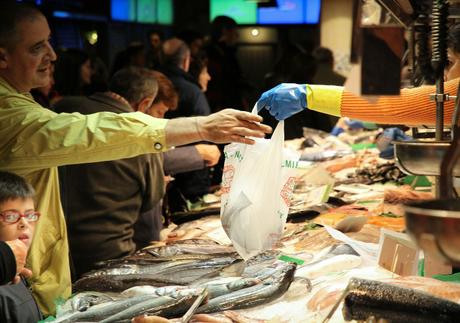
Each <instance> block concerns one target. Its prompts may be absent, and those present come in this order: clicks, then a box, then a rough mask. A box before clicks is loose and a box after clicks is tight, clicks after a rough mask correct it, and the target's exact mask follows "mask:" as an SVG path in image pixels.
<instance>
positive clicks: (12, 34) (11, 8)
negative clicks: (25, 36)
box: [0, 1, 45, 49]
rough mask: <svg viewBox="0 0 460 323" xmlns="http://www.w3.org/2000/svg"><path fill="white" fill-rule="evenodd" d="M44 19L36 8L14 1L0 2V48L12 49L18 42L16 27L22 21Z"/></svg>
mask: <svg viewBox="0 0 460 323" xmlns="http://www.w3.org/2000/svg"><path fill="white" fill-rule="evenodd" d="M38 17H45V16H44V15H43V13H42V12H41V11H40V10H38V9H37V8H35V7H33V6H31V5H28V4H24V3H18V2H16V1H2V2H0V47H3V48H6V49H12V48H14V46H15V45H16V44H17V43H18V42H19V41H20V39H19V34H18V32H17V25H18V24H19V23H20V22H22V21H24V20H35V19H37V18H38Z"/></svg>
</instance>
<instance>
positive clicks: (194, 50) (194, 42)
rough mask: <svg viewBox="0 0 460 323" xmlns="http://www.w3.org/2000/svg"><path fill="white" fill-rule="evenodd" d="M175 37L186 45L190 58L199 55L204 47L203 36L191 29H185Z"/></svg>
mask: <svg viewBox="0 0 460 323" xmlns="http://www.w3.org/2000/svg"><path fill="white" fill-rule="evenodd" d="M176 37H177V38H179V39H181V40H183V41H184V42H185V43H186V44H187V46H188V47H189V48H190V54H191V55H192V57H195V56H197V55H199V54H200V53H201V51H202V49H203V45H204V36H203V34H202V33H200V32H198V31H196V30H192V29H185V30H183V31H181V32H179V33H178V34H177V36H176Z"/></svg>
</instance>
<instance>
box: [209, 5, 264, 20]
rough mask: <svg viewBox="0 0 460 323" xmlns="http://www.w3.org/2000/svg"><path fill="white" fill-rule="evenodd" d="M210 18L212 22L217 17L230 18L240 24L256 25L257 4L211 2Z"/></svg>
mask: <svg viewBox="0 0 460 323" xmlns="http://www.w3.org/2000/svg"><path fill="white" fill-rule="evenodd" d="M209 16H210V17H209V18H210V20H211V21H212V20H213V19H214V18H215V17H217V16H229V17H231V18H233V19H235V21H236V22H237V23H238V24H255V23H256V16H257V3H255V2H248V1H246V0H225V1H223V0H210V3H209Z"/></svg>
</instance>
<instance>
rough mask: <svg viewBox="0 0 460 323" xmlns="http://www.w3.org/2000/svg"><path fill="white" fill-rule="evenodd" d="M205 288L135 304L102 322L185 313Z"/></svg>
mask: <svg viewBox="0 0 460 323" xmlns="http://www.w3.org/2000/svg"><path fill="white" fill-rule="evenodd" d="M202 292H203V290H202V289H201V290H199V289H196V290H193V291H192V292H190V293H188V294H186V295H176V296H175V297H174V295H171V296H160V297H157V298H151V299H149V300H146V301H144V302H141V303H138V304H135V305H133V306H131V307H130V308H127V309H125V310H123V311H120V312H118V313H116V314H113V315H112V316H109V317H107V318H105V319H103V320H102V321H100V323H110V322H118V321H123V320H127V319H129V320H130V319H132V318H134V317H136V316H139V315H142V314H149V315H158V316H162V317H172V316H178V315H182V314H184V313H185V312H186V311H187V309H188V308H189V307H190V306H191V304H193V301H194V300H195V299H196V298H197V297H198V295H199V294H200V293H202Z"/></svg>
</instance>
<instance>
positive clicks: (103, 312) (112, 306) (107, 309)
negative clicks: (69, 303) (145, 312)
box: [53, 295, 153, 323]
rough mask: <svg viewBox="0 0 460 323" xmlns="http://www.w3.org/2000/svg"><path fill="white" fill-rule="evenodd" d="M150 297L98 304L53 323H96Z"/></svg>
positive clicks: (144, 296)
mask: <svg viewBox="0 0 460 323" xmlns="http://www.w3.org/2000/svg"><path fill="white" fill-rule="evenodd" d="M152 297H153V296H152V295H142V296H138V297H132V298H129V299H123V300H119V301H114V302H110V303H104V304H99V305H95V306H92V307H90V308H89V309H88V310H86V311H85V312H74V313H71V314H69V315H64V316H62V317H59V318H57V319H56V320H55V321H53V322H55V323H60V322H65V323H70V322H85V321H86V322H96V321H99V320H101V319H103V318H105V317H108V316H110V315H112V314H114V313H117V312H119V311H122V310H124V309H126V308H130V307H131V306H133V305H135V304H137V303H141V302H143V301H146V300H148V299H151V298H152Z"/></svg>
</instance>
